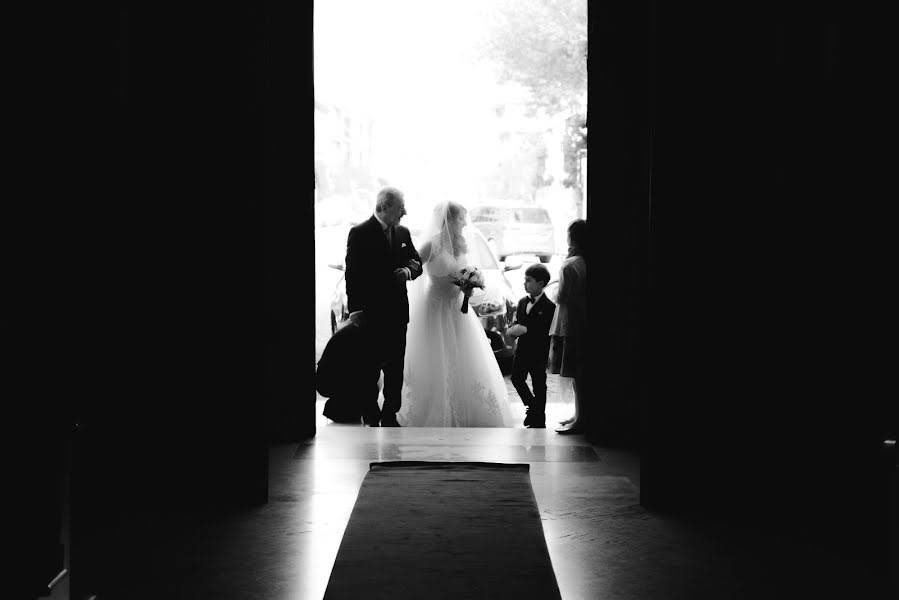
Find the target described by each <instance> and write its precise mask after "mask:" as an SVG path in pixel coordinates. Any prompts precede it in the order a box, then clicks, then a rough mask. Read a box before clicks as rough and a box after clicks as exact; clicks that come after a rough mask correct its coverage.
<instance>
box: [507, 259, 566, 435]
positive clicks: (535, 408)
mask: <svg viewBox="0 0 899 600" xmlns="http://www.w3.org/2000/svg"><path fill="white" fill-rule="evenodd" d="M548 283H549V269H547V268H546V267H545V266H543V265H542V264H540V263H535V264H533V265H531V266H530V267H528V268H527V270H526V271H525V272H524V291H526V292H527V293H528V295H527V296H525V297H524V298H522V299H521V300H519V301H518V310H517V311H516V313H515V324H514V325H513V326H512V327H510V328H509V334H510V335H512V336H515V337H517V338H518V342H517V343H516V344H515V357H514V358H513V359H512V385H514V386H515V389H516V390H517V391H518V395H519V396H520V397H521V401H522V402H523V403H524V405H525V410H526V411H527V416H525V419H524V425H525V427H530V428H534V429H537V428H541V429H542V428H545V427H546V365H547V363H548V361H549V343H550V337H549V326H550V324H551V323H552V320H553V314H554V313H555V311H556V305H555V304H553V302H552V300H550V299H549V298H547V297H546V295H545V294H544V293H543V288H544V287H546V284H548ZM528 375H530V376H531V385H532V386H533V387H534V391H533V393H531V390H530V389H529V388H528V385H527V376H528Z"/></svg>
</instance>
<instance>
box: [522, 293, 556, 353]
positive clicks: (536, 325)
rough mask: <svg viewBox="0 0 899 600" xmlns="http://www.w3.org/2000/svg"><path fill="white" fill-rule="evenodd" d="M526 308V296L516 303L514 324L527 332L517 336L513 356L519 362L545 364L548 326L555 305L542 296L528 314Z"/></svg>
mask: <svg viewBox="0 0 899 600" xmlns="http://www.w3.org/2000/svg"><path fill="white" fill-rule="evenodd" d="M527 306H528V297H527V296H525V297H524V298H522V299H521V300H519V301H518V310H517V311H516V312H515V322H516V323H517V324H519V325H524V326H525V327H527V328H528V332H527V333H526V334H524V335H522V336H519V338H518V343H517V344H516V345H515V356H516V357H518V358H519V360H525V361H533V362H534V363H543V364H546V361H547V360H548V358H549V342H550V337H549V325H550V323H552V320H553V315H554V314H555V312H556V305H555V304H553V301H552V300H550V299H549V298H547V297H546V294H544V295H543V296H541V297H540V299H539V300H537V302H535V303H534V306H532V307H531V312H530V313H528V312H527Z"/></svg>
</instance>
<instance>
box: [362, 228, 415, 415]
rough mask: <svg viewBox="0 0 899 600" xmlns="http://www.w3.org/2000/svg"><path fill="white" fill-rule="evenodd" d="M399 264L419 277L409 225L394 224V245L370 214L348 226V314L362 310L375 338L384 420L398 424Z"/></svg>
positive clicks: (404, 313)
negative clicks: (380, 373)
mask: <svg viewBox="0 0 899 600" xmlns="http://www.w3.org/2000/svg"><path fill="white" fill-rule="evenodd" d="M412 261H415V262H412ZM402 267H408V268H409V270H410V271H411V275H412V279H415V278H416V277H418V276H419V275H421V257H420V256H419V255H418V252H417V251H416V250H415V246H413V245H412V237H411V235H410V234H409V230H408V229H406V228H405V227H403V226H402V225H398V226H396V227H395V228H394V234H393V244H392V247H391V242H390V241H389V240H388V237H387V235H385V232H384V229H383V228H382V226H381V224H380V223H379V222H378V220H377V219H376V218H375V217H374V216H372V217H371V218H370V219H369V220H367V221H364V222H362V223H359V224H358V225H356V226H355V227H353V228H352V229H350V233H349V235H348V236H347V250H346V293H347V304H348V305H349V306H348V308H349V311H350V312H351V313H352V312H355V311H357V310H361V311H362V313H363V314H364V315H365V321H366V324H367V325H366V326H367V327H368V328H369V333H370V334H371V335H372V339H373V340H374V341H373V344H372V348H373V349H374V350H375V352H376V353H377V355H378V356H377V357H376V358H377V359H378V360H379V362H380V363H381V364H383V365H384V367H383V370H384V407H383V409H382V410H381V413H382V414H381V421H382V424H383V422H384V421H387V422H394V423H395V422H396V413H397V412H398V411H399V410H400V395H401V393H402V388H403V359H404V357H405V352H406V324H407V323H408V322H409V295H408V293H407V291H406V283H405V282H399V281H397V280H396V278H395V276H394V274H393V272H394V271H395V270H396V269H398V268H402ZM375 401H376V402H377V394H375Z"/></svg>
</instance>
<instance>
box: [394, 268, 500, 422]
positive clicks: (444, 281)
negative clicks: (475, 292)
mask: <svg viewBox="0 0 899 600" xmlns="http://www.w3.org/2000/svg"><path fill="white" fill-rule="evenodd" d="M465 264H466V263H465V259H464V257H463V258H462V259H461V260H457V259H455V258H454V257H453V256H452V254H450V253H448V252H446V251H441V252H439V253H437V254H436V255H435V256H433V257H431V260H430V261H429V262H428V263H427V264H426V265H425V267H424V275H423V276H422V277H420V278H419V280H424V281H421V282H416V284H417V285H418V286H419V287H418V289H417V290H416V292H415V293H410V306H409V308H410V314H409V327H408V330H407V335H406V358H405V368H404V371H403V394H402V406H401V408H400V412H399V413H398V414H397V419H398V421H399V422H400V424H401V425H403V426H404V427H409V426H411V427H512V425H513V416H512V411H511V408H510V406H509V397H508V393H507V391H506V383H505V381H504V379H503V375H502V373H501V372H500V370H499V365H498V364H497V363H496V358H495V357H494V356H493V350H492V349H491V348H490V341H489V340H488V339H487V336H486V335H485V334H484V328H483V327H482V326H481V323H480V321H479V319H478V317H477V315H476V314H475V312H474V309H472V308H469V309H468V312H467V313H463V312H462V311H461V307H462V292H461V290H460V289H459V288H458V287H457V286H456V285H454V284H453V283H452V276H453V274H454V273H455V272H456V271H457V269H459V268H461V267H463V266H465ZM410 291H411V290H410Z"/></svg>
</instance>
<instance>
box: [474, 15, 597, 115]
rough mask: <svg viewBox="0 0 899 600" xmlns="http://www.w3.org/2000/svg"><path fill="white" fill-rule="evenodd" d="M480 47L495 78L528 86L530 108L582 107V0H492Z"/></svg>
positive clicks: (584, 58)
mask: <svg viewBox="0 0 899 600" xmlns="http://www.w3.org/2000/svg"><path fill="white" fill-rule="evenodd" d="M481 51H482V53H483V54H484V55H485V56H486V57H487V58H488V59H489V60H491V61H493V62H494V63H495V64H496V65H497V66H498V68H499V72H498V77H499V80H500V82H503V83H504V82H509V81H514V82H517V83H519V84H521V85H523V86H524V87H525V88H526V89H528V90H529V91H530V94H531V99H530V101H529V108H530V109H531V110H532V112H533V111H536V109H538V108H543V109H544V110H545V111H546V113H547V114H557V113H559V112H563V111H564V112H579V111H582V110H583V109H584V106H583V97H584V94H585V92H586V89H587V2H586V0H497V2H496V3H495V4H494V5H493V7H492V10H488V11H487V29H486V35H485V36H484V38H483V39H482V43H481Z"/></svg>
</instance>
